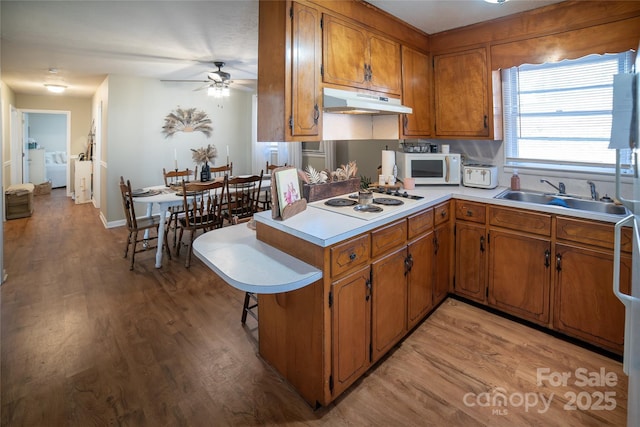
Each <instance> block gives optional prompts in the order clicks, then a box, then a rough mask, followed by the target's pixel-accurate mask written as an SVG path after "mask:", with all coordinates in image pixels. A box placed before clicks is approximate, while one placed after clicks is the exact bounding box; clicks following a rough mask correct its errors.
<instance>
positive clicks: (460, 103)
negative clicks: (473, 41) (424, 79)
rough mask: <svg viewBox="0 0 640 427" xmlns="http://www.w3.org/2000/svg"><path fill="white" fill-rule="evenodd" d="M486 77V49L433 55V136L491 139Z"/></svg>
mask: <svg viewBox="0 0 640 427" xmlns="http://www.w3.org/2000/svg"><path fill="white" fill-rule="evenodd" d="M488 74H489V73H488V67H487V50H486V49H485V48H478V49H472V50H467V51H464V52H456V53H447V54H442V55H434V57H433V82H434V83H433V85H434V98H435V99H434V101H435V136H436V137H445V138H458V137H459V138H474V137H477V138H487V137H490V136H491V130H492V129H491V128H490V127H492V125H493V123H492V122H493V114H492V109H491V104H490V96H489V95H490V94H491V93H492V90H491V86H490V81H489V75H488Z"/></svg>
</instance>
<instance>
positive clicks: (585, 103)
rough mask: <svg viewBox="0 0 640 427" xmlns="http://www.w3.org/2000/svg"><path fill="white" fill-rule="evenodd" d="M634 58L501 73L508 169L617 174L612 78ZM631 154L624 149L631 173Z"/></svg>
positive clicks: (627, 68)
mask: <svg viewBox="0 0 640 427" xmlns="http://www.w3.org/2000/svg"><path fill="white" fill-rule="evenodd" d="M633 59H634V55H633V51H628V52H623V53H618V54H605V55H589V56H586V57H583V58H579V59H575V60H564V61H561V62H557V63H550V64H541V65H530V64H525V65H521V66H519V67H513V68H509V69H506V70H502V82H503V86H502V88H503V89H502V90H503V103H504V104H503V105H504V132H505V165H506V166H512V167H518V168H532V169H536V168H537V169H546V170H549V169H552V170H553V169H555V170H559V169H561V170H564V171H575V172H589V173H611V174H613V173H614V172H615V163H616V159H615V155H616V154H615V150H611V149H609V148H608V146H609V139H610V136H611V135H610V134H611V121H612V104H613V101H612V99H613V76H614V75H615V74H619V73H628V72H630V71H631V67H632V64H633ZM630 156H631V152H630V150H621V157H622V158H621V160H622V164H623V165H624V166H625V167H626V172H627V173H630V172H631V170H630V169H631V166H630V165H631V162H630V160H631V158H630Z"/></svg>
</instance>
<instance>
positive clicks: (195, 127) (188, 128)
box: [162, 107, 213, 138]
mask: <svg viewBox="0 0 640 427" xmlns="http://www.w3.org/2000/svg"><path fill="white" fill-rule="evenodd" d="M212 131H213V127H212V126H211V119H209V117H208V116H207V113H205V112H204V111H202V110H200V111H198V110H196V109H195V108H186V109H182V108H179V107H178V108H176V109H175V110H174V111H172V112H171V113H169V114H168V115H167V116H166V117H165V118H164V126H162V132H163V133H164V134H165V138H168V137H170V136H173V134H175V133H176V132H202V133H204V134H205V135H206V136H207V138H209V137H210V136H211V132H212Z"/></svg>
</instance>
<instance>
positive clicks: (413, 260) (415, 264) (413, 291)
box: [407, 232, 434, 329]
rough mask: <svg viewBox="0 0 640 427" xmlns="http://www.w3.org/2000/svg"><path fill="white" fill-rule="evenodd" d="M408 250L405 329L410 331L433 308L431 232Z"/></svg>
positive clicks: (412, 244)
mask: <svg viewBox="0 0 640 427" xmlns="http://www.w3.org/2000/svg"><path fill="white" fill-rule="evenodd" d="M408 248H409V254H408V255H407V260H408V263H409V266H410V271H409V274H408V275H407V279H408V280H407V290H408V300H407V311H408V313H407V314H408V317H407V329H411V328H412V327H413V326H414V325H416V324H417V323H418V322H419V321H420V320H422V318H423V317H424V316H425V315H426V314H427V312H428V311H429V310H430V309H431V307H433V289H432V287H433V260H434V256H433V232H429V233H427V234H425V235H424V236H422V237H420V238H419V239H418V240H415V241H413V242H411V243H410V244H409V246H408Z"/></svg>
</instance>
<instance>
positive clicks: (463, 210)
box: [456, 200, 486, 224]
mask: <svg viewBox="0 0 640 427" xmlns="http://www.w3.org/2000/svg"><path fill="white" fill-rule="evenodd" d="M456 219H462V220H464V221H472V222H478V223H481V224H484V222H485V220H486V210H485V205H484V204H483V203H474V202H467V201H466V200H456Z"/></svg>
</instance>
